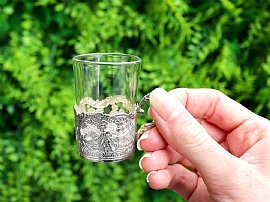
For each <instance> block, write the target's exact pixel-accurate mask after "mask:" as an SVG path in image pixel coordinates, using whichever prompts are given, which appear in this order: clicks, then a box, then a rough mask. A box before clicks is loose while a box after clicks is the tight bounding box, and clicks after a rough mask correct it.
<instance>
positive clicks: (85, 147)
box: [74, 105, 136, 162]
mask: <svg viewBox="0 0 270 202" xmlns="http://www.w3.org/2000/svg"><path fill="white" fill-rule="evenodd" d="M74 110H75V118H76V139H77V144H78V149H79V153H80V156H82V157H83V158H85V159H87V160H91V161H94V162H102V161H103V162H110V161H120V160H124V159H127V158H128V157H130V156H131V155H132V154H133V152H134V141H135V130H136V119H134V118H131V117H130V116H129V115H128V114H126V113H118V114H115V115H109V114H105V113H100V112H94V113H86V112H82V111H81V110H78V107H76V105H75V107H74Z"/></svg>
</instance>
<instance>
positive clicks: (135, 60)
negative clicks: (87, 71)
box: [72, 53, 142, 65]
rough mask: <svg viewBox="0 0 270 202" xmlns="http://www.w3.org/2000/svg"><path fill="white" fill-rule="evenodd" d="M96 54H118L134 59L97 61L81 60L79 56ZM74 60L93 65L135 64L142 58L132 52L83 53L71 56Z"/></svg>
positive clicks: (93, 55)
mask: <svg viewBox="0 0 270 202" xmlns="http://www.w3.org/2000/svg"><path fill="white" fill-rule="evenodd" d="M97 55H119V56H129V57H131V58H133V59H134V61H129V62H126V61H123V62H99V61H90V60H82V59H80V57H84V56H92V57H95V56H97ZM72 60H73V61H75V62H81V63H88V64H94V65H132V64H137V63H140V62H141V61H142V59H141V58H140V57H138V56H136V55H132V54H126V53H85V54H79V55H76V56H74V57H73V58H72Z"/></svg>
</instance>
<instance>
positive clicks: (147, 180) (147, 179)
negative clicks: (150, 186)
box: [146, 170, 158, 183]
mask: <svg viewBox="0 0 270 202" xmlns="http://www.w3.org/2000/svg"><path fill="white" fill-rule="evenodd" d="M155 173H158V172H157V171H155V170H154V171H151V172H150V173H148V175H147V176H146V182H147V183H149V176H150V175H151V174H155Z"/></svg>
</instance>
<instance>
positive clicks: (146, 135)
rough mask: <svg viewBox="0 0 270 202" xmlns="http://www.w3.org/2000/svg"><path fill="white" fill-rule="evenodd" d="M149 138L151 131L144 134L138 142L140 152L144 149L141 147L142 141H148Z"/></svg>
mask: <svg viewBox="0 0 270 202" xmlns="http://www.w3.org/2000/svg"><path fill="white" fill-rule="evenodd" d="M148 136H149V131H147V132H145V133H144V134H142V136H141V137H140V139H139V140H138V141H137V149H138V150H139V151H142V147H141V145H140V142H141V141H142V140H145V139H147V138H148Z"/></svg>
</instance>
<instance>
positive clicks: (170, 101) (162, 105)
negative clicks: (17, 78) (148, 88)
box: [150, 88, 180, 121]
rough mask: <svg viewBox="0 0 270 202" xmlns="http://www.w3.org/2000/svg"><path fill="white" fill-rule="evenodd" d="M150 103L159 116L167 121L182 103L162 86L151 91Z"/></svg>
mask: <svg viewBox="0 0 270 202" xmlns="http://www.w3.org/2000/svg"><path fill="white" fill-rule="evenodd" d="M150 103H151V106H152V107H153V108H154V109H155V111H156V112H157V113H158V114H159V116H160V117H161V118H162V119H163V120H165V121H167V120H168V118H169V117H170V115H171V114H172V113H174V112H175V111H176V110H177V109H179V106H180V103H179V102H178V101H177V100H176V98H174V97H173V96H171V95H170V94H169V93H168V92H167V91H165V90H164V89H162V88H156V89H155V90H153V91H152V92H151V93H150Z"/></svg>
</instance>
